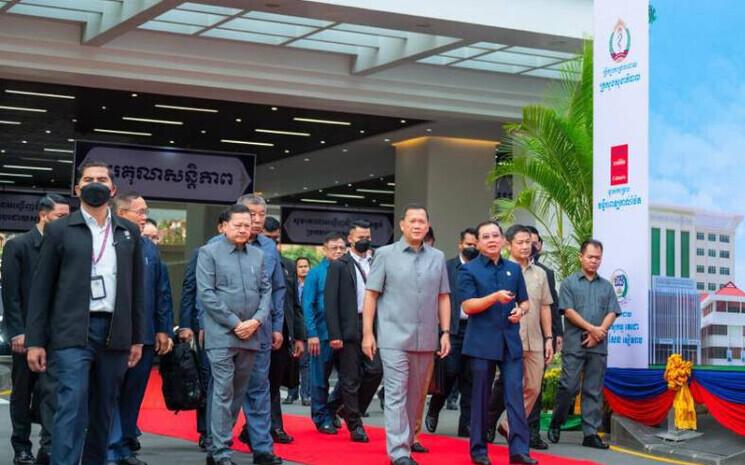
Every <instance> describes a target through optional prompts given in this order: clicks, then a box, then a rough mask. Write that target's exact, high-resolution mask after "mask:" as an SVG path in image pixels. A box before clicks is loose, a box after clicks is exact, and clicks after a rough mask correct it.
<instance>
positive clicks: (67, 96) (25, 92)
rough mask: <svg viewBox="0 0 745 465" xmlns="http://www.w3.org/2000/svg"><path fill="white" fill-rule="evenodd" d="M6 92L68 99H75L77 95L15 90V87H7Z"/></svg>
mask: <svg viewBox="0 0 745 465" xmlns="http://www.w3.org/2000/svg"><path fill="white" fill-rule="evenodd" d="M5 93H6V94H16V95H31V96H33V97H50V98H63V99H67V100H74V99H75V97H74V96H72V95H62V94H45V93H41V92H29V91H26V90H13V89H5Z"/></svg>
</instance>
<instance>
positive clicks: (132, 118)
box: [122, 116, 184, 126]
mask: <svg viewBox="0 0 745 465" xmlns="http://www.w3.org/2000/svg"><path fill="white" fill-rule="evenodd" d="M122 119H123V120H124V121H139V122H140V123H156V124H170V125H173V126H183V125H184V123H183V122H182V121H172V120H167V119H151V118H137V117H135V116H122Z"/></svg>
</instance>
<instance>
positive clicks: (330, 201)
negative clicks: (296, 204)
mask: <svg viewBox="0 0 745 465" xmlns="http://www.w3.org/2000/svg"><path fill="white" fill-rule="evenodd" d="M300 201H301V202H307V203H337V202H336V200H323V199H300Z"/></svg>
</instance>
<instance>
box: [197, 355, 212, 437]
mask: <svg viewBox="0 0 745 465" xmlns="http://www.w3.org/2000/svg"><path fill="white" fill-rule="evenodd" d="M196 347H197V359H198V360H199V381H200V382H201V383H202V387H203V389H204V392H207V391H208V389H209V386H210V379H211V378H212V372H211V371H210V360H209V359H208V358H207V351H206V350H204V347H201V346H200V345H199V344H197V346H196ZM207 404H208V403H207V402H204V404H203V405H202V406H201V407H199V408H198V409H197V432H198V433H199V434H200V435H204V436H206V435H207V432H208V431H209V426H208V425H207Z"/></svg>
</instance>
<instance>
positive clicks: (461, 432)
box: [458, 425, 494, 442]
mask: <svg viewBox="0 0 745 465" xmlns="http://www.w3.org/2000/svg"><path fill="white" fill-rule="evenodd" d="M458 437H459V438H470V437H471V428H470V427H469V426H468V425H466V426H464V427H462V428H461V427H458ZM493 441H494V438H492V442H493Z"/></svg>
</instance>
